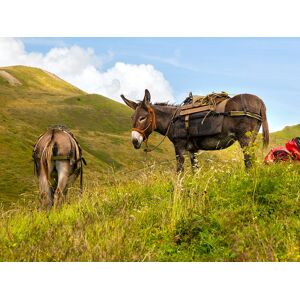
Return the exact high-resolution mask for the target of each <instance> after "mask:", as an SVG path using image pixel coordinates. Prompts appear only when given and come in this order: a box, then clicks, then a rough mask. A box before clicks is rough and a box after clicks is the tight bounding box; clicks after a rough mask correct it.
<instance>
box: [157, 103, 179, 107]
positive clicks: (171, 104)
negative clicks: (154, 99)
mask: <svg viewBox="0 0 300 300" xmlns="http://www.w3.org/2000/svg"><path fill="white" fill-rule="evenodd" d="M154 105H159V106H172V107H178V106H180V105H178V104H173V103H169V102H158V103H154Z"/></svg>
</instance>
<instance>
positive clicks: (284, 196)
mask: <svg viewBox="0 0 300 300" xmlns="http://www.w3.org/2000/svg"><path fill="white" fill-rule="evenodd" d="M201 162H202V167H200V169H199V170H198V171H197V172H196V173H195V174H192V172H191V171H189V170H187V172H186V173H185V174H181V175H176V174H174V172H173V168H171V169H170V170H166V169H165V168H166V167H165V166H156V167H154V168H148V169H143V170H141V171H140V172H137V174H135V176H130V174H123V176H120V175H111V176H109V177H108V178H107V179H106V180H107V182H106V183H108V184H106V185H103V184H100V183H99V184H98V183H93V184H89V186H87V187H86V189H85V192H84V195H83V196H82V197H81V196H80V195H78V192H77V190H71V191H70V192H71V193H70V195H69V202H68V203H65V205H64V206H63V208H62V209H61V210H59V211H55V210H52V211H51V212H50V213H40V212H38V211H37V210H36V206H37V203H35V202H33V201H32V202H31V204H29V205H28V207H27V208H26V207H23V206H20V208H15V209H14V210H11V211H2V213H1V218H0V260H1V261H300V250H299V246H300V218H299V217H300V200H299V183H300V169H299V166H298V165H288V164H278V165H273V166H262V165H260V164H256V165H255V166H254V168H253V169H252V170H250V171H249V172H245V170H244V169H243V168H242V167H241V164H240V162H236V161H233V160H230V161H227V162H226V163H224V161H218V160H216V161H214V162H212V161H209V160H205V159H204V160H202V161H201ZM130 177H132V178H130ZM29 202H30V201H29Z"/></svg>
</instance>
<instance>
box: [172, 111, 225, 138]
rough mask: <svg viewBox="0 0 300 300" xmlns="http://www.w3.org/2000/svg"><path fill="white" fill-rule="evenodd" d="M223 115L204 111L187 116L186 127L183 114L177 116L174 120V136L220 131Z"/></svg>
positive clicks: (180, 136) (200, 134)
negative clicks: (187, 122) (187, 123)
mask: <svg viewBox="0 0 300 300" xmlns="http://www.w3.org/2000/svg"><path fill="white" fill-rule="evenodd" d="M223 121H224V115H223V114H220V113H216V112H214V111H204V112H198V113H194V114H191V115H190V116H189V127H188V128H186V125H185V116H178V117H177V118H176V120H175V121H174V138H188V137H199V136H208V135H214V134H218V133H221V131H222V128H223Z"/></svg>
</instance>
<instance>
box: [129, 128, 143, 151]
mask: <svg viewBox="0 0 300 300" xmlns="http://www.w3.org/2000/svg"><path fill="white" fill-rule="evenodd" d="M143 140H144V138H143V136H142V135H141V134H140V133H139V132H137V131H135V130H133V131H132V132H131V142H132V144H133V146H134V148H135V149H139V148H141V145H142V143H143Z"/></svg>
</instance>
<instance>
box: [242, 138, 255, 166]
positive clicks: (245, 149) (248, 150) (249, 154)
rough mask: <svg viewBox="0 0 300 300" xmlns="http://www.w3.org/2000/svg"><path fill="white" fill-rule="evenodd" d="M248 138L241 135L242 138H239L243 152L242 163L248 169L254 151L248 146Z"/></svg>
mask: <svg viewBox="0 0 300 300" xmlns="http://www.w3.org/2000/svg"><path fill="white" fill-rule="evenodd" d="M250 142H251V141H250V139H249V138H246V137H243V138H242V139H240V140H239V143H240V145H241V148H242V151H243V154H244V163H245V166H246V169H249V168H251V167H252V162H253V158H254V153H253V151H252V149H251V148H250V146H251V143H250Z"/></svg>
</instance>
